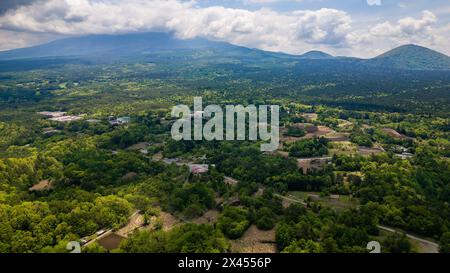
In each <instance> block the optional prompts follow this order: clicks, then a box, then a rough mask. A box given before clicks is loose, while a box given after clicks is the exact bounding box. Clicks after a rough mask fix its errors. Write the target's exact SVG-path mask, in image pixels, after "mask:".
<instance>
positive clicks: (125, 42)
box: [0, 32, 240, 60]
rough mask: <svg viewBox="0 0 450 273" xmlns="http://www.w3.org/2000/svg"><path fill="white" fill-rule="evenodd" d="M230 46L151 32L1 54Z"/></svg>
mask: <svg viewBox="0 0 450 273" xmlns="http://www.w3.org/2000/svg"><path fill="white" fill-rule="evenodd" d="M237 48H240V47H238V46H234V45H231V44H228V43H223V42H214V41H209V40H206V39H201V38H196V39H189V40H181V39H176V38H174V37H173V36H172V35H171V34H168V33H160V32H151V33H137V34H120V35H88V36H81V37H72V38H66V39H61V40H56V41H53V42H50V43H47V44H43V45H38V46H34V47H28V48H19V49H14V50H9V51H3V52H0V60H12V59H27V58H45V57H90V56H95V57H97V58H99V57H108V58H110V57H121V56H122V57H124V56H139V55H145V54H148V53H153V52H167V51H175V50H177V51H179V50H193V49H195V50H204V49H216V50H234V49H237Z"/></svg>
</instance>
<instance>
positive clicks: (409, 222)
mask: <svg viewBox="0 0 450 273" xmlns="http://www.w3.org/2000/svg"><path fill="white" fill-rule="evenodd" d="M183 54H185V55H182V54H181V53H180V54H179V55H174V56H172V58H174V59H175V60H176V61H173V62H171V61H170V62H169V61H167V60H168V59H167V56H165V55H150V56H147V59H146V60H144V61H139V62H117V63H101V62H100V63H97V62H87V61H82V60H67V59H50V60H47V61H43V62H41V63H39V65H37V64H36V63H34V62H33V61H32V60H30V61H25V60H24V61H2V62H1V63H0V71H1V72H0V79H1V81H0V231H1V232H0V252H2V253H28V252H29V253H31V252H46V253H48V252H67V251H68V250H67V249H66V245H67V243H68V242H70V241H78V242H80V243H81V244H82V250H83V252H89V253H92V252H101V253H104V252H119V253H137V252H158V253H160V252H177V253H180V252H208V253H219V252H249V251H250V252H252V251H255V252H256V251H258V250H260V251H261V250H262V251H272V252H291V253H336V252H338V253H364V252H368V251H369V250H368V249H367V248H366V246H367V243H368V242H370V241H374V240H375V241H379V242H381V246H382V247H381V249H382V251H383V252H390V253H409V252H423V251H426V250H424V246H423V245H420V244H418V243H417V241H414V240H413V239H411V237H409V236H408V235H411V234H413V235H415V236H419V237H420V238H424V239H426V240H427V241H428V242H430V243H431V245H432V246H434V245H436V247H434V249H433V250H434V251H436V252H437V251H440V252H450V205H449V202H450V181H449V180H450V160H449V156H450V131H449V130H450V119H449V112H448V109H449V102H450V101H449V98H450V97H449V93H448V87H449V84H450V76H449V75H450V74H449V72H448V71H447V72H446V71H407V70H398V71H397V70H396V71H395V73H393V71H389V70H386V69H382V68H373V69H369V68H368V66H365V65H363V64H361V65H358V66H354V65H349V64H348V61H346V60H342V61H334V62H332V63H330V61H327V60H323V61H316V62H312V61H311V62H310V61H307V60H306V61H303V62H297V63H294V64H293V63H292V62H291V60H286V62H283V63H276V62H272V61H273V60H272V59H271V58H268V59H263V60H260V61H255V59H251V58H250V60H247V61H246V60H245V59H244V60H241V61H240V62H235V60H236V59H235V57H234V56H224V57H223V58H224V59H225V60H223V59H220V61H219V59H216V58H217V56H213V57H211V56H206V57H204V58H203V57H198V58H195V57H194V56H193V55H195V54H197V53H195V52H194V53H192V52H188V53H186V52H184V53H183ZM205 58H206V59H208V58H211V59H210V62H206V64H205ZM380 79H383V80H382V81H380ZM404 90H408V91H407V92H405V91H404ZM330 94H332V95H330ZM194 96H202V98H203V103H204V104H205V105H206V104H212V103H215V104H219V105H229V104H233V105H236V104H242V105H248V104H255V105H263V104H272V105H273V104H276V105H280V109H281V112H280V124H281V127H282V138H281V142H282V147H280V149H279V150H278V151H276V152H261V151H260V149H259V143H258V142H254V141H205V140H204V141H175V140H173V139H172V138H171V136H170V129H171V124H172V123H173V122H174V120H173V118H172V117H171V115H170V111H171V108H172V106H174V105H177V104H187V105H192V103H193V97H194ZM44 111H47V112H51V113H56V112H65V114H64V115H67V116H71V117H72V116H73V117H77V120H74V121H70V122H60V121H57V120H52V118H49V117H48V116H45V115H42V114H39V113H40V112H44ZM123 117H127V118H129V121H126V122H123V123H119V122H117V120H119V119H120V118H123ZM126 120H128V119H126ZM113 121H116V123H114V122H113ZM199 166H201V168H200V170H203V171H198V172H196V171H193V170H195V168H196V167H197V168H198V167H199ZM380 227H385V228H392V229H394V230H395V231H396V232H387V231H386V230H385V229H382V228H380ZM104 234H117V236H119V237H120V238H121V242H120V244H117V245H116V246H114V247H110V245H109V244H107V243H104V240H103V239H104V238H107V236H104ZM259 236H261V238H262V239H260V238H259ZM249 240H250V241H251V243H255V242H256V245H258V246H260V247H261V249H250V250H249V244H247V242H248V241H249ZM252 240H253V241H252ZM250 245H251V244H250ZM428 250H429V249H428Z"/></svg>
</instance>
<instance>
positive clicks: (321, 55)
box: [300, 50, 334, 59]
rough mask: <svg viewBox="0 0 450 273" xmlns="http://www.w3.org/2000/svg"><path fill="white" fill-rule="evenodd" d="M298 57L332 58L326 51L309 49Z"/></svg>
mask: <svg viewBox="0 0 450 273" xmlns="http://www.w3.org/2000/svg"><path fill="white" fill-rule="evenodd" d="M300 58H302V59H331V58H334V57H333V56H331V55H330V54H328V53H325V52H322V51H318V50H311V51H308V52H306V53H305V54H303V55H300Z"/></svg>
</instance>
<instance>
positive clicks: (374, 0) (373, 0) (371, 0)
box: [367, 0, 381, 6]
mask: <svg viewBox="0 0 450 273" xmlns="http://www.w3.org/2000/svg"><path fill="white" fill-rule="evenodd" d="M367 5H369V6H381V0H367Z"/></svg>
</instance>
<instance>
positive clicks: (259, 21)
mask: <svg viewBox="0 0 450 273" xmlns="http://www.w3.org/2000/svg"><path fill="white" fill-rule="evenodd" d="M436 21H437V18H436V16H435V15H434V14H433V13H432V12H431V11H424V12H423V13H422V15H421V17H419V18H413V17H406V18H403V19H400V20H398V21H397V22H389V21H386V22H383V23H379V24H376V25H373V26H366V27H363V28H361V27H360V26H358V25H356V24H355V23H354V22H353V20H352V17H351V15H350V14H348V13H347V12H345V11H342V10H337V9H329V8H322V9H318V10H295V11H290V12H277V11H273V10H270V9H264V8H262V9H259V10H253V11H250V10H246V9H238V8H225V7H221V6H211V7H204V8H201V7H199V6H197V4H196V3H195V2H193V1H179V0H167V1H159V0H156V1H148V0H128V1H118V0H49V1H36V2H34V3H32V4H31V5H23V6H18V7H16V8H14V9H10V10H8V11H7V12H6V13H4V14H2V15H0V29H3V30H4V31H5V30H7V31H10V32H11V31H12V32H18V31H19V32H26V33H52V34H62V35H80V34H100V33H127V32H144V31H169V32H173V33H174V34H175V35H176V36H178V37H179V38H194V37H205V38H209V39H214V40H221V41H227V42H230V43H234V44H238V45H243V46H248V47H256V48H261V49H265V50H273V51H284V52H289V53H302V52H305V51H307V50H311V49H318V50H325V51H328V52H331V53H334V54H345V53H348V52H352V53H353V54H356V55H362V56H366V55H373V54H375V53H378V52H376V49H375V48H377V49H379V48H380V45H383V46H386V47H387V46H391V44H392V45H395V43H398V42H402V43H404V42H418V41H419V42H421V43H422V44H425V45H427V44H432V43H436V41H438V40H439V39H435V36H436V35H437V34H436V31H435V30H434V28H433V27H434V24H435V23H436ZM447 37H448V36H447ZM386 41H388V42H386ZM440 41H441V42H442V40H440ZM383 46H382V47H383ZM383 49H384V48H383Z"/></svg>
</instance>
